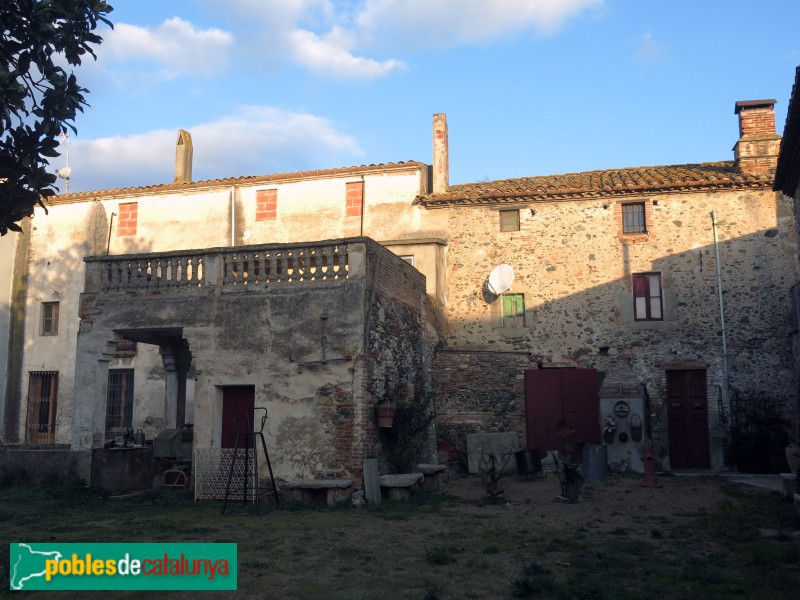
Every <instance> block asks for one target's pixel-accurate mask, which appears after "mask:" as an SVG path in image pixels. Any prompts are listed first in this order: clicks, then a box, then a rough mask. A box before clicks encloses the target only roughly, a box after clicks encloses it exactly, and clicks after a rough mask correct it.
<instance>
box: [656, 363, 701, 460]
mask: <svg viewBox="0 0 800 600" xmlns="http://www.w3.org/2000/svg"><path fill="white" fill-rule="evenodd" d="M666 373H667V417H668V421H669V460H670V466H671V467H672V468H673V469H708V468H709V467H710V466H711V458H710V454H709V448H708V441H709V440H708V399H707V396H706V372H705V371H704V370H702V369H692V370H682V371H667V372H666Z"/></svg>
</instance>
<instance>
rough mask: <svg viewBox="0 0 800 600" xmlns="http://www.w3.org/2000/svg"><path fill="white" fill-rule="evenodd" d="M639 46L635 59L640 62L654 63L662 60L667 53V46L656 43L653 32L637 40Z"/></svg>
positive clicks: (644, 34)
mask: <svg viewBox="0 0 800 600" xmlns="http://www.w3.org/2000/svg"><path fill="white" fill-rule="evenodd" d="M637 43H638V46H637V48H636V52H634V55H633V56H634V58H635V59H636V60H640V61H652V60H656V59H659V58H662V57H663V56H664V54H665V52H666V46H664V44H661V43H659V42H657V41H656V39H655V38H654V37H653V34H652V32H650V31H648V32H646V33H643V34H642V35H641V36H640V37H639V39H638V40H637Z"/></svg>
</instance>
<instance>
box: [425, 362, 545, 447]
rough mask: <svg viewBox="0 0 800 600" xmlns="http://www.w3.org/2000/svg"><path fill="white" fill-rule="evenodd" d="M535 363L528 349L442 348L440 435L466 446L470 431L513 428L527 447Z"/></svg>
mask: <svg viewBox="0 0 800 600" xmlns="http://www.w3.org/2000/svg"><path fill="white" fill-rule="evenodd" d="M535 368H537V364H536V363H535V362H532V361H531V359H530V357H529V356H528V354H527V353H524V352H471V351H466V350H448V349H440V350H438V351H437V352H436V358H435V361H434V369H433V380H434V389H435V390H436V433H437V436H438V438H439V439H440V440H443V441H446V442H449V443H450V444H452V445H453V446H455V447H456V448H458V449H459V450H460V451H461V452H466V435H467V434H468V433H484V432H487V433H493V432H505V431H513V432H516V433H518V434H519V436H520V447H521V448H524V447H525V446H526V442H525V440H526V437H525V436H526V431H527V430H526V427H525V370H526V369H535Z"/></svg>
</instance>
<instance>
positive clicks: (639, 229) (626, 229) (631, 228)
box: [622, 202, 647, 235]
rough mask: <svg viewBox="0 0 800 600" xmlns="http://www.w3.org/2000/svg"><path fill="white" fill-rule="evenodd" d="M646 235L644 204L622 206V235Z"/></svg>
mask: <svg viewBox="0 0 800 600" xmlns="http://www.w3.org/2000/svg"><path fill="white" fill-rule="evenodd" d="M640 233H647V223H646V221H645V209H644V202H637V203H635V204H623V205H622V234H623V235H635V234H640Z"/></svg>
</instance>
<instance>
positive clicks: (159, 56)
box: [52, 0, 800, 192]
mask: <svg viewBox="0 0 800 600" xmlns="http://www.w3.org/2000/svg"><path fill="white" fill-rule="evenodd" d="M110 2H111V4H112V5H114V8H115V10H114V12H113V13H112V14H111V20H112V21H113V22H114V24H115V29H114V30H113V31H105V32H104V33H103V36H104V38H105V42H104V43H103V44H102V45H101V46H100V47H99V48H98V49H97V54H98V60H97V61H96V62H94V61H89V62H87V63H86V64H85V65H83V66H81V67H80V68H79V69H78V70H77V71H76V74H77V75H78V78H79V82H80V83H81V84H82V85H83V86H84V87H87V88H89V90H90V93H89V95H88V101H89V103H90V104H91V106H90V107H89V108H87V109H86V112H85V113H84V114H82V115H80V116H79V117H78V119H77V120H76V126H77V129H78V135H77V136H74V135H73V136H72V138H71V140H70V166H71V167H72V178H71V182H70V191H73V192H76V191H85V190H92V189H107V188H115V187H128V186H135V185H153V184H159V183H167V182H170V181H171V179H172V170H173V161H174V143H175V139H176V137H177V131H178V129H179V128H183V129H187V130H188V131H190V132H191V134H192V137H193V142H194V179H195V180H201V179H212V178H220V177H238V176H244V175H265V174H270V173H283V172H290V171H297V170H307V169H325V168H335V167H345V166H351V165H360V164H372V163H381V162H395V161H401V160H418V161H422V162H426V163H430V161H431V145H432V141H431V119H432V115H433V114H434V113H438V112H444V113H446V114H447V120H448V126H449V131H450V181H451V183H465V182H470V181H480V180H486V179H506V178H511V177H524V176H533V175H548V174H556V173H566V172H574V171H584V170H594V169H605V168H617V167H630V166H644V165H664V164H681V163H689V162H705V161H716V160H731V159H732V157H733V154H732V151H731V149H732V147H733V144H734V143H735V142H736V139H737V137H738V128H737V121H736V116H735V115H734V112H733V111H734V103H735V102H736V101H737V100H754V99H763V98H775V99H776V100H777V101H778V104H777V106H776V115H777V121H778V132H779V133H780V132H782V130H783V123H784V120H785V117H786V107H787V103H788V100H789V95H790V93H791V86H792V83H793V81H794V69H795V67H796V66H797V65H798V64H800V37H798V36H797V35H792V33H793V31H794V30H796V25H797V23H800V2H797V0H765V1H764V2H753V1H752V0H725V1H722V0H695V1H694V2H687V1H683V0H672V1H670V2H654V1H649V0H342V1H334V0H226V1H225V2H219V1H218V0H161V1H160V2H155V1H151V0H117V1H115V0H110ZM64 161H65V157H63V156H62V158H60V159H55V160H54V161H53V162H52V166H53V168H54V170H55V169H57V168H59V167H61V166H63V165H64ZM62 189H63V186H62Z"/></svg>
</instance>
